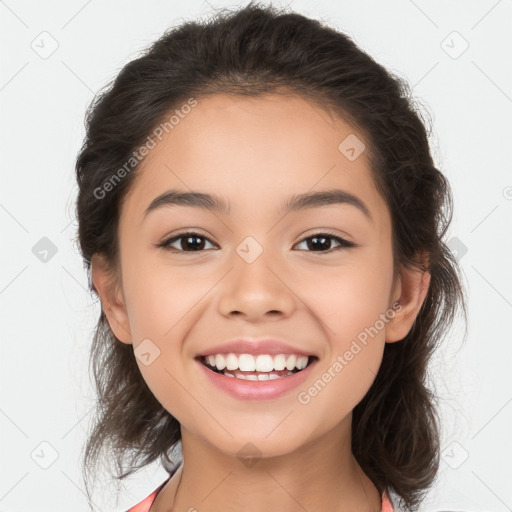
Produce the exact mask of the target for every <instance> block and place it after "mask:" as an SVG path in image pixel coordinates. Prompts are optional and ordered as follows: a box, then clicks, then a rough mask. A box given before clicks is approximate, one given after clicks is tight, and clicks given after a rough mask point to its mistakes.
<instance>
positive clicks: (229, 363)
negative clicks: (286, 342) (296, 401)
mask: <svg viewBox="0 0 512 512" xmlns="http://www.w3.org/2000/svg"><path fill="white" fill-rule="evenodd" d="M308 359H309V358H308V356H300V355H295V354H289V355H286V354H277V355H275V356H271V355H269V354H259V355H258V356H256V357H255V356H253V355H252V354H240V355H239V356H238V355H237V354H234V353H232V352H231V353H229V354H211V355H208V356H206V361H207V362H208V364H209V365H210V366H212V367H214V368H217V370H220V371H222V370H224V369H226V370H229V371H233V370H238V369H239V370H240V371H243V372H254V371H256V372H265V373H269V372H272V371H274V370H276V371H281V370H284V369H285V368H286V369H287V370H289V371H291V370H294V369H295V368H297V369H298V370H302V369H303V368H305V367H306V366H307V364H308ZM262 380H263V379H262Z"/></svg>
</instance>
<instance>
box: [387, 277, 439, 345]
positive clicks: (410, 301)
mask: <svg viewBox="0 0 512 512" xmlns="http://www.w3.org/2000/svg"><path fill="white" fill-rule="evenodd" d="M429 285H430V274H429V273H428V271H427V270H420V269H407V268H403V269H402V271H401V273H400V277H399V279H398V280H397V284H396V285H395V288H394V291H393V295H394V299H393V301H392V304H395V303H396V302H398V304H399V305H398V304H397V305H396V306H394V307H393V310H394V311H395V316H394V317H393V318H392V319H391V320H390V321H389V322H388V323H387V325H386V342H387V343H393V342H395V341H400V340H402V339H403V338H405V336H407V334H408V333H409V331H410V330H411V328H412V326H413V324H414V321H415V320H416V317H417V316H418V313H419V311H420V308H421V306H422V305H423V302H424V300H425V297H426V296H427V292H428V287H429Z"/></svg>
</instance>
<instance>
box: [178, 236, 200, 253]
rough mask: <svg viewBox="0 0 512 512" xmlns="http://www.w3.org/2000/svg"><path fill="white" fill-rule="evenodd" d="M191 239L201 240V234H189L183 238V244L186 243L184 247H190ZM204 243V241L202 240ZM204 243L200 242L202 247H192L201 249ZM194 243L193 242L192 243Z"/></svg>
mask: <svg viewBox="0 0 512 512" xmlns="http://www.w3.org/2000/svg"><path fill="white" fill-rule="evenodd" d="M190 240H201V237H200V236H187V237H185V238H183V239H182V246H183V245H184V246H185V247H182V248H184V249H190V248H191V247H190V244H189V241H190ZM202 243H204V241H203V242H202ZM202 243H201V242H200V243H199V245H200V247H197V246H196V247H192V250H201V249H202V248H203V246H202ZM192 245H193V243H192Z"/></svg>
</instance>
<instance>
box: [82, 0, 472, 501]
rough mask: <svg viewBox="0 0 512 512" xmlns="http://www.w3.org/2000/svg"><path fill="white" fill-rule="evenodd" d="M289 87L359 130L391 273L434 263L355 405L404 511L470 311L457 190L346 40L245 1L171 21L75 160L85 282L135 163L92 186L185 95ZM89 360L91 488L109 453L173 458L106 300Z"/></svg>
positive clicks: (421, 480) (121, 474) (393, 79)
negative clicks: (430, 379) (405, 328)
mask: <svg viewBox="0 0 512 512" xmlns="http://www.w3.org/2000/svg"><path fill="white" fill-rule="evenodd" d="M283 90H285V91H288V93H290V92H293V93H296V94H299V95H301V96H302V97H304V98H307V99H308V100H311V101H313V102H315V104H317V105H318V106H319V107H320V108H323V109H324V110H325V111H328V112H331V113H335V114H337V115H339V116H341V117H342V118H344V119H345V120H347V122H349V123H351V124H352V125H353V126H354V128H355V129H357V130H359V132H360V133H361V134H362V135H363V136H364V138H365V140H366V141H367V142H368V146H369V148H368V149H369V155H370V156H371V159H370V162H371V168H372V173H373V176H374V179H375V183H376V185H377V187H378V190H379V191H380V193H381V194H382V196H383V197H384V198H385V200H386V202H387V205H388V207H389V210H390V213H391V218H392V237H393V239H392V240H393V256H394V264H395V271H397V272H399V271H400V269H401V268H404V267H408V268H414V267H416V268H421V269H423V270H425V269H427V268H428V272H429V273H430V275H431V282H430V288H429V291H428V295H427V297H426V299H425V302H424V304H423V305H422V307H421V310H420V312H419V314H418V316H417V318H416V321H415V323H414V325H413V327H412V328H411V330H410V332H409V333H408V334H407V336H406V337H405V338H404V339H403V340H401V341H400V342H398V343H386V345H385V349H384V354H383V361H382V365H381V367H380V370H379V372H378V374H377V376H376V378H375V381H374V382H373V384H372V386H371V388H370V389H369V391H368V393H367V394H366V396H365V397H364V399H363V400H362V401H361V402H360V403H359V404H358V405H357V406H356V407H355V408H354V411H353V425H352V450H353V453H354V456H355V458H356V459H357V461H358V462H359V464H360V465H361V467H362V469H363V470H364V472H365V473H366V474H367V475H368V477H369V478H370V479H371V480H372V481H373V483H374V484H375V486H376V487H377V489H378V491H379V492H381V493H382V491H383V490H385V489H387V490H391V491H392V492H395V493H396V494H397V495H398V496H399V497H400V498H401V501H400V505H401V506H402V507H405V506H406V507H408V508H410V509H413V510H414V509H415V507H417V506H418V505H419V504H420V503H421V500H422V499H423V498H424V494H425V493H426V491H427V490H428V488H429V487H430V486H432V484H433V482H434V480H435V477H436V473H437V470H438V466H439V457H440V446H439V437H440V434H439V418H438V413H437V410H436V409H437V407H436V396H435V394H433V393H432V391H431V390H430V389H429V388H428V386H427V383H426V377H427V363H428V362H429V360H430V357H431V355H432V354H433V352H434V350H435V349H436V348H437V346H438V344H439V343H440V341H441V340H442V338H443V337H444V336H445V333H446V330H447V329H448V328H449V326H450V325H451V324H452V322H453V320H454V319H455V316H456V313H457V310H458V308H459V307H461V309H462V312H463V313H464V318H466V316H467V313H466V303H465V297H464V291H463V286H462V281H461V271H460V269H459V267H458V263H457V260H456V259H455V257H454V256H453V255H452V253H451V252H450V250H449V249H448V248H447V246H446V245H445V242H444V237H445V233H446V230H447V228H448V226H449V224H450V222H451V217H452V199H451V192H450V187H449V184H448V182H447V180H446V178H445V177H444V176H443V175H442V174H441V172H440V171H439V170H438V169H436V167H435V165H434V163H433V160H432V157H431V154H430V149H429V142H428V136H429V134H427V131H426V129H425V125H424V121H423V119H422V117H421V114H420V113H419V110H418V109H417V108H416V106H415V103H414V101H413V99H412V97H411V94H410V88H409V86H408V84H407V82H406V81H405V80H404V79H401V78H399V77H398V76H395V75H393V74H391V73H390V72H389V71H387V70H386V69H385V68H384V67H383V66H381V65H379V64H378V63H376V62H375V61H374V60H373V59H372V58H371V57H370V56H369V55H368V54H366V53H365V52H364V51H362V50H361V49H360V48H358V47H357V46H356V44H355V43H354V42H353V41H352V39H350V38H349V37H348V36H346V35H345V34H343V33H341V32H339V31H337V30H335V29H333V28H329V27H327V26H325V25H324V24H323V23H322V22H320V21H316V20H313V19H309V18H307V17H304V16H302V15H300V14H298V13H294V12H287V11H286V10H284V9H283V10H278V9H276V8H275V7H272V6H261V5H258V4H254V3H253V2H251V3H250V4H248V5H247V6H246V7H245V8H241V9H239V10H237V11H226V10H220V11H219V12H216V14H215V16H214V17H212V18H211V19H209V20H206V21H203V22H185V23H183V24H181V25H180V26H178V27H176V28H173V29H170V30H168V31H167V32H166V33H165V34H164V35H163V36H162V37H161V38H160V39H158V40H157V41H156V42H154V43H153V44H152V45H151V46H150V47H149V48H148V49H147V50H146V51H145V52H144V53H143V55H142V56H141V57H140V58H137V59H135V60H133V61H131V62H129V63H128V64H127V65H126V66H124V68H123V69H122V70H121V71H120V73H119V74H118V76H117V77H116V78H115V80H113V83H112V82H111V83H110V84H108V86H107V87H106V88H105V90H104V91H102V92H101V93H99V94H98V95H97V96H96V97H95V98H94V100H93V102H92V103H91V105H90V106H89V109H88V111H87V115H86V136H85V140H84V143H83V146H82V148H81V150H80V153H79V155H78V157H77V162H76V177H77V181H78V186H79V192H78V199H77V210H76V211H77V217H78V223H79V227H78V239H79V240H78V241H79V245H80V250H81V253H82V255H83V258H84V262H85V266H86V269H87V272H88V275H89V279H90V262H91V257H92V255H93V254H96V253H98V254H102V255H104V256H105V257H106V259H107V261H108V262H109V263H111V265H112V268H113V269H114V270H115V269H117V268H118V265H119V249H118V223H119V205H120V202H121V201H122V199H123V197H124V196H125V195H126V193H127V191H128V190H129V189H130V186H131V184H132V182H133V179H134V177H135V176H136V171H137V167H138V166H137V165H134V166H133V170H131V171H130V172H125V173H122V174H123V176H122V179H120V180H118V182H116V184H115V186H113V187H110V189H109V191H108V195H106V196H105V197H101V194H100V193H99V192H98V191H100V190H102V191H105V186H104V185H105V183H106V182H107V181H109V180H111V179H112V177H113V175H115V174H116V172H117V171H118V170H119V169H120V168H121V167H122V166H123V165H124V164H125V163H126V162H128V161H129V160H130V158H132V157H133V155H134V152H135V151H137V149H138V148H139V147H140V146H141V145H142V144H143V143H144V141H145V140H147V138H148V136H149V135H150V134H151V133H152V132H153V130H154V129H155V127H156V126H158V125H159V124H160V123H161V122H162V121H163V120H164V119H166V118H168V117H169V115H170V113H172V112H173V111H174V110H175V109H176V108H178V107H179V106H180V105H182V104H185V103H186V102H187V100H189V99H190V98H198V99H200V98H201V97H205V96H206V95H209V94H219V93H221V94H231V95H247V96H258V95H262V94H267V93H273V94H278V93H281V92H282V91H283ZM125 169H126V167H125ZM117 176H118V177H119V173H117ZM110 182H111V181H110ZM102 194H103V192H102ZM103 195H104V194H103ZM420 255H426V256H427V258H426V260H425V259H423V260H421V259H420ZM425 261H426V262H427V263H425ZM90 286H91V290H93V291H94V292H96V290H95V288H94V286H93V284H92V282H91V281H90ZM90 365H91V366H92V369H93V374H94V379H95V384H96V388H97V395H98V401H97V410H96V416H95V420H96V421H95V424H94V427H93V428H92V429H91V432H90V436H89V438H88V440H87V443H86V449H85V455H84V459H83V467H84V477H85V481H86V488H88V485H87V480H88V476H87V472H86V471H85V470H87V471H89V472H91V473H95V472H96V468H97V463H98V460H99V458H100V455H101V453H103V452H105V453H108V455H109V458H111V459H113V460H114V461H115V463H116V465H117V473H118V475H117V476H116V478H117V479H118V480H121V479H123V478H125V477H126V476H128V475H130V474H132V473H133V472H135V471H137V470H138V469H140V468H142V467H144V466H145V465H147V464H149V463H151V462H153V461H155V460H156V459H158V458H160V462H161V463H162V464H163V465H164V466H165V467H167V464H169V463H172V461H171V460H170V459H169V453H170V451H171V450H172V449H173V448H174V447H175V445H176V444H177V443H178V441H179V440H180V429H179V423H178V421H177V420H176V419H175V418H174V417H173V416H172V415H171V414H169V412H167V411H166V410H165V409H164V408H163V407H162V405H161V404H160V403H159V402H158V401H157V399H156V398H155V397H154V396H153V394H152V392H151V391H150V389H149V388H148V386H147V385H146V383H145V381H144V379H143V378H142V375H141V373H140V371H139V368H138V366H137V364H136V361H135V357H134V353H133V346H132V345H127V344H124V343H121V342H120V341H119V340H117V338H116V337H115V336H114V334H113V332H112V331H111V329H110V327H109V325H108V322H107V319H106V316H105V314H104V312H103V310H102V311H101V314H100V317H99V320H98V324H97V326H96V329H95V333H94V339H93V342H92V346H91V353H90ZM88 495H89V492H88Z"/></svg>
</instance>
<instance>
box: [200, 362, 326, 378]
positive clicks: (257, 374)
mask: <svg viewBox="0 0 512 512" xmlns="http://www.w3.org/2000/svg"><path fill="white" fill-rule="evenodd" d="M196 360H198V361H199V362H200V363H201V364H202V365H203V366H206V368H208V369H209V370H211V371H212V372H214V373H217V374H219V375H223V376H224V377H230V378H238V379H242V380H252V381H266V380H274V379H281V378H284V377H289V376H291V375H295V374H296V373H299V372H301V371H302V370H304V369H305V368H307V367H308V366H310V365H311V364H312V363H313V362H315V361H316V360H318V357H316V356H309V357H308V358H307V363H306V365H305V366H304V367H303V368H297V367H295V368H292V369H291V370H289V369H288V368H286V367H285V368H284V369H282V370H276V369H275V368H274V369H272V370H269V371H258V370H254V371H243V370H240V368H236V369H234V370H228V369H227V368H223V369H222V370H220V369H219V368H217V366H215V365H212V364H210V363H209V362H208V359H207V357H206V356H198V357H196Z"/></svg>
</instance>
